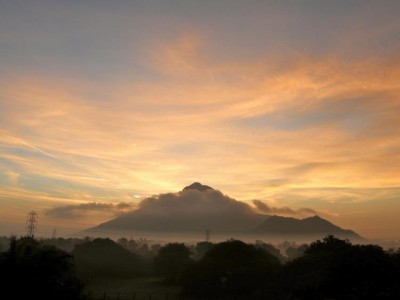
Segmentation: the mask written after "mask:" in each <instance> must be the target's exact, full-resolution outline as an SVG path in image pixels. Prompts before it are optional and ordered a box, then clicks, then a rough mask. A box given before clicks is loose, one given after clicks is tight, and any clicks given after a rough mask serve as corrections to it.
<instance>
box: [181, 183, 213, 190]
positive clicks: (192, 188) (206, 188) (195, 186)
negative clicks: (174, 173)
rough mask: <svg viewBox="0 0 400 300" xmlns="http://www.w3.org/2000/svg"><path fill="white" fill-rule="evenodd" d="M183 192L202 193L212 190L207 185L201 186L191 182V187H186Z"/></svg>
mask: <svg viewBox="0 0 400 300" xmlns="http://www.w3.org/2000/svg"><path fill="white" fill-rule="evenodd" d="M183 190H184V191H186V190H198V191H200V192H204V191H206V190H213V188H212V187H210V186H208V185H203V184H201V183H200V182H193V183H192V184H191V185H188V186H187V187H185V188H184V189H183Z"/></svg>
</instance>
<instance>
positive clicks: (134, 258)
mask: <svg viewBox="0 0 400 300" xmlns="http://www.w3.org/2000/svg"><path fill="white" fill-rule="evenodd" d="M72 254H73V255H74V256H75V260H76V266H77V271H78V274H79V275H80V276H81V277H82V278H85V279H89V280H90V279H92V278H95V277H97V278H110V277H112V278H115V277H117V278H127V277H132V276H135V275H138V274H142V273H144V272H145V270H144V269H145V268H144V263H143V261H142V260H141V259H140V257H139V256H138V255H136V254H135V253H132V252H130V251H129V250H127V249H125V248H124V247H122V246H121V245H119V244H117V243H116V242H114V241H112V240H111V239H108V238H107V239H102V238H96V239H94V240H93V241H88V242H86V243H83V244H80V245H76V246H75V249H74V251H73V252H72Z"/></svg>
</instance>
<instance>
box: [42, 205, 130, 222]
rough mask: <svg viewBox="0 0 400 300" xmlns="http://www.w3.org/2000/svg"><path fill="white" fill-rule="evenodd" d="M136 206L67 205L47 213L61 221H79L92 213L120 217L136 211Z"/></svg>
mask: <svg viewBox="0 0 400 300" xmlns="http://www.w3.org/2000/svg"><path fill="white" fill-rule="evenodd" d="M135 207H136V205H135V204H133V203H123V202H121V203H118V204H111V203H98V202H91V203H82V204H78V205H67V206H59V207H55V208H52V209H50V210H48V211H47V212H46V216H49V217H54V218H61V219H79V218H83V217H86V216H87V215H89V214H91V213H92V212H103V213H107V214H110V215H114V216H117V215H120V214H122V213H126V212H128V211H131V210H133V209H135Z"/></svg>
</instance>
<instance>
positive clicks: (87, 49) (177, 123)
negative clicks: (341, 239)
mask: <svg viewBox="0 0 400 300" xmlns="http://www.w3.org/2000/svg"><path fill="white" fill-rule="evenodd" d="M399 13H400V3H399V2H398V1H342V2H336V1H249V2H245V1H178V0H176V1H175V0H173V1H161V0H160V1H115V2H114V1H112V3H111V1H110V2H109V1H96V2H93V1H29V2H22V1H2V2H1V4H0V45H1V46H0V69H1V75H2V76H1V77H0V205H1V206H0V207H1V209H0V229H1V230H0V234H3V235H9V234H11V233H15V234H21V233H23V232H24V229H25V227H24V226H25V216H26V214H27V213H28V212H29V211H31V210H32V209H34V210H36V211H37V212H38V213H39V224H40V226H39V227H38V232H39V234H41V235H43V236H46V235H47V236H49V235H51V232H52V230H53V228H57V230H59V232H60V233H62V232H65V233H66V234H67V233H73V232H75V231H77V230H80V229H84V228H87V227H90V226H94V225H97V224H99V223H101V222H104V221H106V220H109V219H111V218H112V217H113V216H115V214H116V213H118V211H119V208H118V207H120V208H121V209H127V208H133V209H134V207H135V206H136V205H138V204H139V203H140V201H142V200H143V199H145V198H146V197H148V196H151V195H155V194H159V193H166V192H178V191H180V190H181V189H182V188H183V187H185V186H187V185H188V184H190V183H192V182H194V181H199V182H202V183H204V184H207V185H210V186H212V187H213V188H215V189H218V190H220V191H222V192H223V193H224V194H227V195H229V196H230V197H232V198H234V199H237V200H240V201H244V202H246V203H248V204H250V205H252V206H253V207H254V209H256V207H255V206H254V204H253V200H259V201H262V202H263V203H266V204H268V205H269V206H271V207H275V208H282V207H288V208H290V209H291V210H293V211H294V212H297V213H298V215H299V216H307V215H308V214H307V213H305V212H304V211H301V210H299V209H301V208H310V209H312V210H313V211H316V212H318V213H319V214H321V215H323V216H324V217H325V218H326V219H328V220H330V221H332V222H334V223H335V224H338V225H340V226H341V227H344V228H351V229H354V230H355V231H357V232H358V233H360V234H361V235H363V236H365V237H367V238H376V239H378V238H391V239H400V218H399V216H400V98H399V97H400V39H399V35H400V19H399V18H398V16H399ZM93 202H96V203H100V204H109V205H110V206H101V205H100V206H98V205H97V206H96V205H93V206H90V207H92V208H93V209H90V207H89V206H86V207H85V206H84V207H85V208H86V209H85V211H84V212H83V213H82V214H80V215H79V216H76V215H74V216H71V218H70V219H68V218H57V217H56V216H54V215H49V214H47V215H46V212H47V211H49V210H51V209H53V208H55V207H64V206H69V205H82V204H88V203H93ZM121 203H125V204H126V203H128V204H129V206H123V205H121V206H118V205H119V204H121ZM103 208H104V209H103ZM278 212H279V211H278Z"/></svg>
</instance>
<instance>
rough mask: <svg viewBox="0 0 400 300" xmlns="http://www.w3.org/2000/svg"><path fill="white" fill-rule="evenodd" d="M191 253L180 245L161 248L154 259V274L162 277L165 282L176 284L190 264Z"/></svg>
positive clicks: (170, 244)
mask: <svg viewBox="0 0 400 300" xmlns="http://www.w3.org/2000/svg"><path fill="white" fill-rule="evenodd" d="M190 256H191V252H190V249H189V248H188V247H186V246H185V245H184V244H181V243H169V244H167V245H165V246H164V247H162V248H161V249H160V250H159V251H158V254H157V255H156V256H155V257H154V266H155V272H156V274H157V275H159V276H162V277H164V280H165V282H168V283H177V282H179V281H180V279H181V275H182V272H183V270H184V269H185V268H186V267H187V266H188V265H189V264H190V262H191V258H190Z"/></svg>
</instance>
